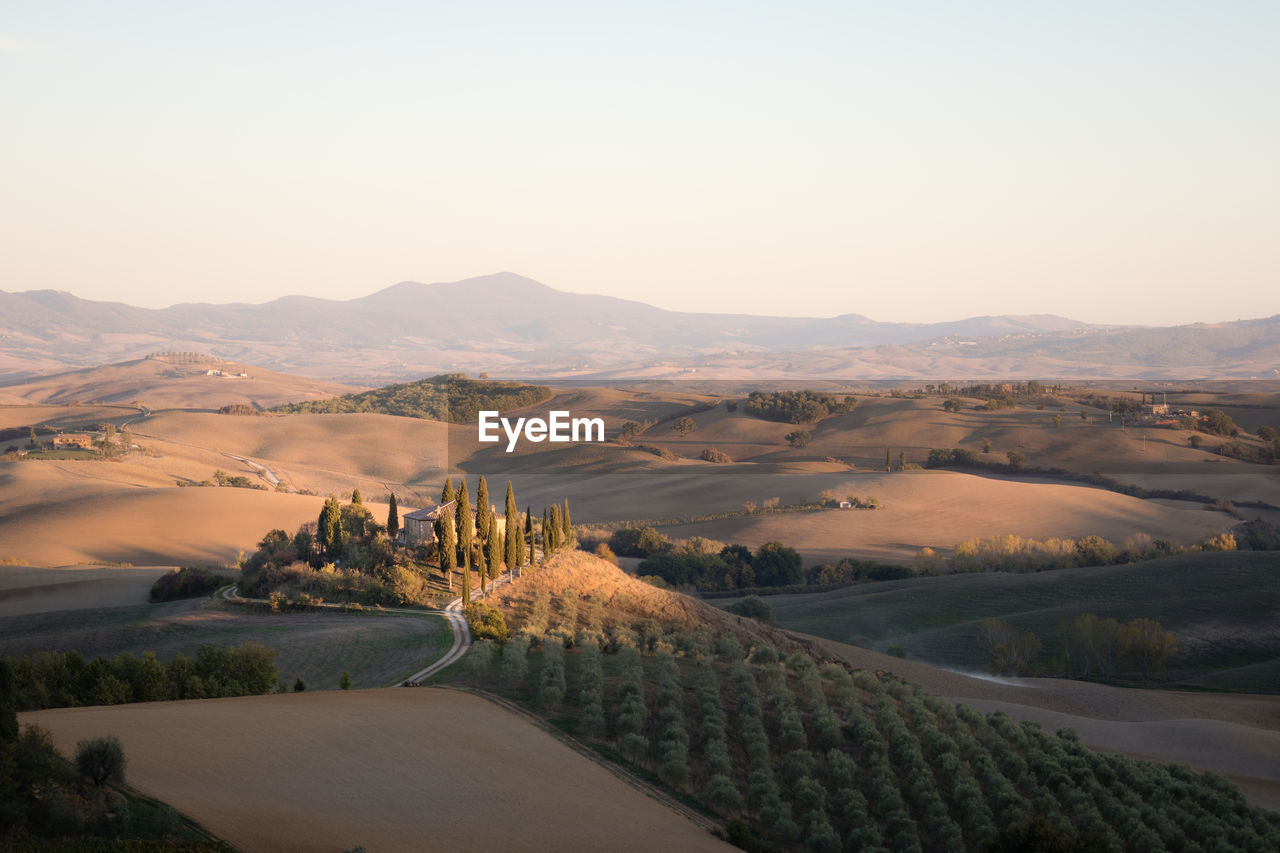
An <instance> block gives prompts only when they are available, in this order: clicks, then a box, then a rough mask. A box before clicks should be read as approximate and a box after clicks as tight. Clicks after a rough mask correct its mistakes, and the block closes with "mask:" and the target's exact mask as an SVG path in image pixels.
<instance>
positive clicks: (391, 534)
mask: <svg viewBox="0 0 1280 853" xmlns="http://www.w3.org/2000/svg"><path fill="white" fill-rule="evenodd" d="M399 533H400V507H398V506H397V505H396V493H395V492H392V493H391V499H390V500H388V501H387V538H388V539H390V540H391V541H392V542H395V541H396V536H397V535H398V534H399Z"/></svg>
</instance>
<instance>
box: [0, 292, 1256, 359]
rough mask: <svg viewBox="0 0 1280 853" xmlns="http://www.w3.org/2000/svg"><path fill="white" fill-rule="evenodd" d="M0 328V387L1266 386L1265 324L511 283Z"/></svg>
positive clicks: (29, 305)
mask: <svg viewBox="0 0 1280 853" xmlns="http://www.w3.org/2000/svg"><path fill="white" fill-rule="evenodd" d="M479 306H483V310H477V309H478V307H479ZM0 318H3V319H2V320H0V375H5V374H8V375H11V376H14V377H21V376H27V377H29V376H31V375H33V374H37V373H50V372H57V371H58V369H59V367H61V369H67V368H78V367H84V366H86V365H89V364H93V363H95V362H101V361H102V360H105V359H111V360H127V359H134V358H138V357H140V356H142V355H144V354H145V353H148V352H152V351H156V350H163V349H178V350H190V349H200V350H204V351H207V352H210V353H212V354H214V355H216V356H219V357H222V358H227V359H231V360H235V361H240V362H248V363H251V364H255V365H261V366H264V367H268V368H270V369H273V370H279V371H283V372H290V373H298V372H301V373H306V374H307V375H311V376H317V377H326V378H335V379H336V378H341V379H348V380H351V381H355V382H361V383H364V384H374V383H376V382H380V381H386V380H387V379H404V378H408V377H414V376H423V375H432V374H436V373H441V372H445V371H457V370H468V371H488V372H490V373H493V374H494V375H495V376H505V377H517V376H523V377H583V376H590V377H596V378H604V377H611V378H632V379H637V378H646V377H647V378H657V377H666V378H687V376H688V375H689V371H693V370H696V371H697V372H698V375H699V376H700V377H721V378H755V379H761V378H766V377H797V378H805V377H810V378H811V377H817V376H828V377H832V378H849V377H858V378H863V379H877V378H904V377H931V378H936V377H945V376H952V377H954V376H970V377H973V376H1023V377H1027V376H1080V377H1088V376H1094V377H1100V376H1135V377H1136V376H1162V377H1163V376H1175V375H1176V376H1180V377H1183V378H1186V377H1190V376H1197V377H1199V376H1205V377H1222V376H1233V377H1241V378H1245V377H1256V376H1261V377H1263V378H1275V377H1276V376H1277V375H1280V374H1276V373H1275V370H1276V368H1275V367H1274V365H1275V364H1276V362H1277V361H1278V360H1280V357H1278V354H1277V351H1276V346H1275V343H1274V342H1275V340H1276V339H1277V338H1276V326H1277V324H1280V319H1278V318H1269V319H1265V320H1249V321H1241V322H1238V323H1223V324H1216V325H1213V326H1204V325H1195V326H1183V327H1175V328H1169V329H1109V328H1103V327H1097V326H1090V325H1088V324H1085V323H1080V322H1077V321H1073V320H1070V319H1067V318H1063V317H1056V316H1051V315H1031V316H994V317H992V316H984V317H971V318H968V319H963V320H956V321H952V322H945V323H933V324H921V323H883V322H876V321H874V320H871V319H868V318H867V317H863V316H861V315H857V314H845V315H841V316H838V317H824V318H813V317H758V316H750V315H741V314H693V313H683V312H676V311H666V310H663V309H660V308H655V307H653V306H650V305H646V304H644V303H641V302H635V301H630V300H625V299H617V298H614V297H606V296H595V295H588V294H577V293H565V292H562V291H557V290H555V289H554V288H551V287H548V286H546V285H544V284H541V283H539V282H536V281H533V280H531V279H528V278H525V277H523V276H519V275H516V274H514V273H497V274H494V275H488V276H480V277H476V278H471V279H466V280H463V281H457V282H441V283H436V284H419V283H416V282H402V283H400V284H397V285H393V286H391V287H388V288H385V289H383V290H381V291H378V292H377V293H373V294H370V295H369V296H365V297H361V298H357V299H350V300H327V299H315V298H311V297H305V296H288V297H284V298H282V299H277V300H275V301H272V302H268V303H264V304H261V305H246V304H230V305H208V304H202V305H192V304H184V305H173V306H170V307H169V308H165V309H161V310H150V309H143V308H135V307H132V306H128V305H122V304H119V303H101V302H91V301H88V300H83V299H79V298H77V297H75V296H73V295H71V294H69V293H64V292H59V291H29V292H25V293H3V292H0Z"/></svg>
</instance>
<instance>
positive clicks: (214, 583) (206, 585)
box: [151, 566, 235, 603]
mask: <svg viewBox="0 0 1280 853" xmlns="http://www.w3.org/2000/svg"><path fill="white" fill-rule="evenodd" d="M230 583H235V576H234V575H232V574H231V573H230V572H219V571H217V570H215V569H211V568H207V567H206V568H196V567H193V566H186V567H183V568H181V569H178V570H176V571H172V572H169V573H168V574H166V575H161V576H160V577H159V578H157V579H156V582H155V583H153V584H152V585H151V601H152V602H153V603H155V602H161V601H177V600H178V599H181V598H203V597H204V596H206V595H212V594H213V593H214V592H215V591H216V590H218V589H219V588H221V587H224V586H226V585H227V584H230Z"/></svg>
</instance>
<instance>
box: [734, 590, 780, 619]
mask: <svg viewBox="0 0 1280 853" xmlns="http://www.w3.org/2000/svg"><path fill="white" fill-rule="evenodd" d="M725 609H726V610H728V611H729V612H730V613H736V614H737V615H739V616H747V617H750V618H751V619H758V620H760V621H761V622H772V621H773V608H772V607H770V606H769V602H767V601H765V600H764V599H763V598H761V597H760V596H758V595H748V596H747V597H746V598H744V599H742V600H741V601H739V602H738V603H737V604H731V605H729V606H728V607H726V608H725Z"/></svg>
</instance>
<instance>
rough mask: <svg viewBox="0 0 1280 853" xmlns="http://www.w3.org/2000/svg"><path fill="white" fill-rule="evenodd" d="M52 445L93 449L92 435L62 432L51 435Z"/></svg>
mask: <svg viewBox="0 0 1280 853" xmlns="http://www.w3.org/2000/svg"><path fill="white" fill-rule="evenodd" d="M53 446H54V447H79V448H81V449H83V450H93V436H91V435H85V434H84V433H79V432H64V433H61V434H59V435H55V436H54V437H53Z"/></svg>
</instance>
